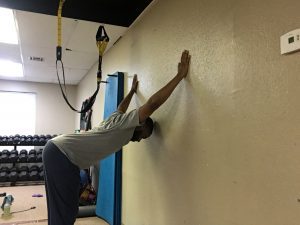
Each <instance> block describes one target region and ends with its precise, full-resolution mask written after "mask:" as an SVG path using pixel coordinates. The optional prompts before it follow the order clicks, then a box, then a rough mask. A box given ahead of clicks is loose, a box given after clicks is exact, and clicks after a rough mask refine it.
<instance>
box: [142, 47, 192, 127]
mask: <svg viewBox="0 0 300 225" xmlns="http://www.w3.org/2000/svg"><path fill="white" fill-rule="evenodd" d="M190 59H191V56H190V54H189V51H187V50H185V51H183V53H182V55H181V61H180V63H179V64H178V72H177V74H176V76H175V77H174V78H173V79H172V80H171V81H170V82H169V83H168V84H167V85H165V86H164V87H163V88H161V89H160V90H159V91H158V92H156V93H155V94H154V95H152V96H151V97H150V98H149V99H148V101H147V102H146V103H145V104H144V105H142V106H141V107H140V109H139V119H140V123H143V122H144V121H145V120H146V119H147V118H148V117H149V116H150V115H151V114H152V113H153V112H154V111H155V110H157V109H158V108H159V107H160V106H161V105H162V104H163V103H164V102H165V101H166V100H167V99H168V98H169V97H170V95H171V94H172V92H173V91H174V89H175V88H176V87H177V85H178V84H179V83H180V81H181V80H182V79H183V78H185V77H186V76H187V73H188V70H189V65H190Z"/></svg>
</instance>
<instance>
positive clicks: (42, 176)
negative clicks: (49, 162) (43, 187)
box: [39, 171, 44, 180]
mask: <svg viewBox="0 0 300 225" xmlns="http://www.w3.org/2000/svg"><path fill="white" fill-rule="evenodd" d="M39 180H44V171H40V173H39Z"/></svg>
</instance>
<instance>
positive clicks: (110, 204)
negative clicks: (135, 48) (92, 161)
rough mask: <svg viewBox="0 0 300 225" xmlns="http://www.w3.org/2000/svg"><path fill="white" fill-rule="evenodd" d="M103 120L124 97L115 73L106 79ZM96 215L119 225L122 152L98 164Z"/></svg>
mask: <svg viewBox="0 0 300 225" xmlns="http://www.w3.org/2000/svg"><path fill="white" fill-rule="evenodd" d="M106 81H107V82H108V83H107V84H106V91H105V103H104V119H105V118H107V117H108V116H110V115H111V114H112V113H113V112H114V111H116V110H117V108H118V105H119V103H120V102H121V101H122V99H123V97H124V74H123V73H121V72H117V73H115V74H113V75H109V76H108V78H107V79H106ZM99 166H100V173H99V185H98V196H97V205H96V215H97V216H98V217H100V218H102V219H104V220H105V221H106V222H108V223H109V224H110V225H121V199H122V196H121V194H122V151H118V152H116V153H113V154H111V155H110V156H108V157H106V158H105V159H102V160H101V161H100V162H99Z"/></svg>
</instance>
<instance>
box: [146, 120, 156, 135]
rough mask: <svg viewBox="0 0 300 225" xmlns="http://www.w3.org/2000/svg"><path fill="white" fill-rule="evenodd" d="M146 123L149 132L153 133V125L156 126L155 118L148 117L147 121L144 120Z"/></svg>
mask: <svg viewBox="0 0 300 225" xmlns="http://www.w3.org/2000/svg"><path fill="white" fill-rule="evenodd" d="M144 124H145V125H146V126H147V130H148V131H149V133H150V135H151V134H152V131H153V127H154V123H153V120H152V119H151V118H150V117H148V118H147V119H146V121H145V122H144Z"/></svg>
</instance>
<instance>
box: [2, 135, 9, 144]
mask: <svg viewBox="0 0 300 225" xmlns="http://www.w3.org/2000/svg"><path fill="white" fill-rule="evenodd" d="M7 139H8V137H7V136H6V135H4V136H2V140H1V145H6V144H7Z"/></svg>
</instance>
